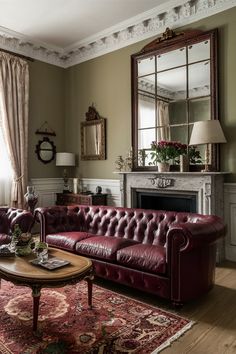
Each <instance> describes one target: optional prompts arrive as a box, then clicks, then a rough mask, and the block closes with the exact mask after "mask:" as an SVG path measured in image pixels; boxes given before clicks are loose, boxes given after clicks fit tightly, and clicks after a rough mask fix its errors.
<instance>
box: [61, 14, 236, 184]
mask: <svg viewBox="0 0 236 354" xmlns="http://www.w3.org/2000/svg"><path fill="white" fill-rule="evenodd" d="M188 28H199V29H202V30H210V29H213V28H218V29H219V98H220V100H219V107H220V109H219V112H220V114H219V116H220V120H221V123H222V127H223V130H224V132H225V135H226V138H227V141H228V143H227V144H225V145H223V144H222V146H221V149H220V150H221V170H224V171H231V172H232V174H231V175H230V176H228V177H227V181H235V182H236V157H235V156H236V155H235V153H234V152H235V151H236V138H235V136H236V100H235V95H234V89H235V83H236V67H235V65H236V64H235V63H236V40H235V38H236V37H235V33H236V8H232V9H230V10H228V11H225V12H223V13H220V14H217V15H215V16H212V17H209V18H207V19H204V20H201V21H198V22H196V23H193V24H191V26H185V27H183V28H181V29H184V30H186V29H188ZM151 40H152V38H151V39H148V40H145V41H142V42H139V43H136V44H134V45H131V46H128V47H126V48H124V49H120V50H118V51H115V52H113V53H110V54H107V55H104V56H101V57H99V58H96V59H93V60H90V61H87V62H85V63H82V64H79V65H76V66H74V67H71V68H69V69H67V73H66V146H67V149H69V150H73V151H75V152H77V153H78V154H79V153H80V122H81V121H83V120H85V112H86V111H87V109H88V106H89V105H91V103H94V104H95V107H96V108H97V110H98V112H99V113H100V115H102V116H103V117H105V118H107V160H105V161H97V162H96V161H82V162H80V163H79V168H78V170H77V175H80V176H82V177H87V178H117V177H118V176H116V175H114V174H113V171H114V161H115V159H116V157H117V156H118V155H124V154H125V153H126V152H127V151H128V150H129V148H130V146H131V82H130V76H131V74H130V55H131V54H133V53H136V52H138V51H139V50H140V49H141V48H142V47H143V46H144V45H145V44H146V43H148V42H150V41H151Z"/></svg>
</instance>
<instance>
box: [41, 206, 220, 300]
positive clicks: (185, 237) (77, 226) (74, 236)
mask: <svg viewBox="0 0 236 354" xmlns="http://www.w3.org/2000/svg"><path fill="white" fill-rule="evenodd" d="M36 213H39V214H40V215H41V217H40V218H39V220H40V222H41V224H42V225H41V231H42V234H41V238H42V239H43V240H47V241H48V243H49V245H53V247H60V248H63V247H64V249H67V250H68V251H71V252H74V253H77V254H78V255H79V254H81V255H84V256H87V257H89V258H91V259H92V261H93V264H94V267H95V271H96V275H97V276H100V277H103V278H107V279H110V280H114V281H118V282H119V283H123V284H125V285H129V286H132V287H134V288H137V289H140V290H145V291H147V292H150V293H152V294H156V295H158V296H161V297H164V298H167V299H170V300H171V301H173V302H186V301H189V300H191V299H194V298H197V297H199V296H200V295H202V294H204V293H206V292H207V291H208V290H210V288H212V286H213V284H214V270H215V255H216V243H217V240H218V239H219V238H220V237H223V236H224V235H225V225H224V223H223V222H222V220H221V219H220V218H219V217H217V216H212V215H200V214H193V213H183V212H181V213H177V212H171V211H170V212H167V211H166V212H165V211H163V210H162V211H158V210H145V209H130V208H118V207H107V206H106V207H103V206H90V207H88V206H82V205H81V206H80V205H79V206H76V207H75V206H73V207H72V206H71V207H70V206H68V207H67V208H64V207H49V208H37V209H36ZM82 233H84V234H82ZM78 235H80V236H78Z"/></svg>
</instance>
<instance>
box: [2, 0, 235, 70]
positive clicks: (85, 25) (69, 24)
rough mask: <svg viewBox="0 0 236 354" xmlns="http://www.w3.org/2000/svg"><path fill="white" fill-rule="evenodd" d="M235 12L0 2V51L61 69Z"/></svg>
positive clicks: (159, 5) (183, 2) (62, 0)
mask: <svg viewBox="0 0 236 354" xmlns="http://www.w3.org/2000/svg"><path fill="white" fill-rule="evenodd" d="M234 6H236V0H207V1H206V0H189V1H188V0H167V1H165V0H0V48H1V49H3V50H4V49H5V50H8V51H10V52H14V53H17V54H21V55H24V56H28V57H31V58H34V59H37V60H40V61H43V62H46V63H49V64H53V65H57V66H60V67H63V68H68V67H70V66H73V65H76V64H79V63H82V62H84V61H87V60H90V59H93V58H96V57H98V56H101V55H104V54H107V53H110V52H112V51H114V50H117V49H120V48H124V47H126V46H129V45H131V44H133V43H137V42H139V41H142V40H144V39H147V38H151V37H153V36H160V35H161V34H162V33H163V32H164V31H165V29H166V28H167V27H170V28H171V29H176V28H178V27H181V26H183V25H187V24H191V23H192V22H195V21H199V20H200V19H202V18H206V17H208V16H212V15H214V14H217V13H219V12H222V11H224V10H227V9H230V8H232V7H234Z"/></svg>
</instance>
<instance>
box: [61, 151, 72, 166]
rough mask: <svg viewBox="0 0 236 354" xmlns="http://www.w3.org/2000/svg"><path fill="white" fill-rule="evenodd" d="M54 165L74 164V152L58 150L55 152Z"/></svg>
mask: <svg viewBox="0 0 236 354" xmlns="http://www.w3.org/2000/svg"><path fill="white" fill-rule="evenodd" d="M56 166H75V154H72V153H70V152H58V153H57V154H56Z"/></svg>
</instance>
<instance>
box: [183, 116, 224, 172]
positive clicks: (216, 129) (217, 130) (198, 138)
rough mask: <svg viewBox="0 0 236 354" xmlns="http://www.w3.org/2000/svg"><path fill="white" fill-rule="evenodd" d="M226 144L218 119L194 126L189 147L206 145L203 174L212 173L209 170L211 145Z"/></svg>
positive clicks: (197, 123) (204, 121)
mask: <svg viewBox="0 0 236 354" xmlns="http://www.w3.org/2000/svg"><path fill="white" fill-rule="evenodd" d="M218 143H226V139H225V136H224V133H223V130H222V128H221V125H220V122H219V120H218V119H213V120H203V121H200V122H196V123H194V124H193V130H192V134H191V138H190V142H189V145H203V144H206V150H205V169H204V170H202V172H210V170H209V156H210V152H209V144H218Z"/></svg>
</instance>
